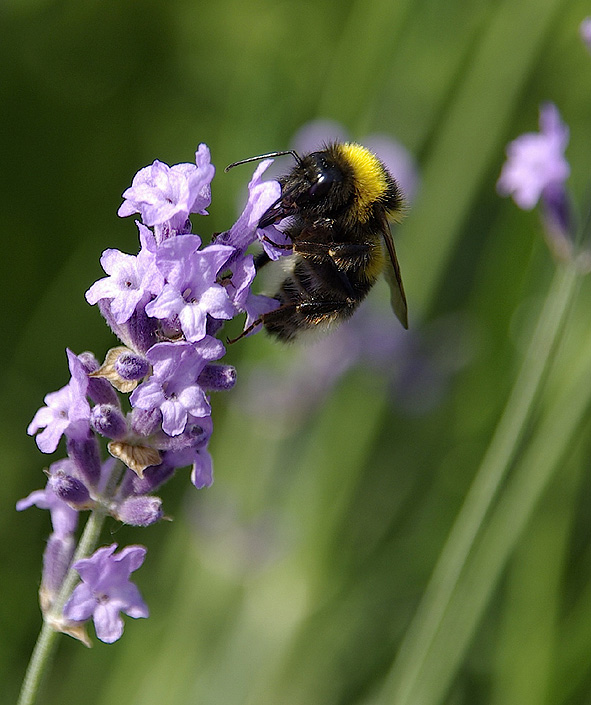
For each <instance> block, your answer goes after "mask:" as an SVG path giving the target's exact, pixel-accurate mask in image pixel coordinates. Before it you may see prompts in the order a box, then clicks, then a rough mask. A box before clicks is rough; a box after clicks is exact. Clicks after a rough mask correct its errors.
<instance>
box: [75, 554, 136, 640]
mask: <svg viewBox="0 0 591 705" xmlns="http://www.w3.org/2000/svg"><path fill="white" fill-rule="evenodd" d="M116 548H117V544H116V543H114V544H112V545H111V546H106V547H104V548H99V549H98V550H97V551H95V552H94V553H93V555H92V556H90V557H89V558H84V559H82V560H80V561H77V562H76V563H74V566H73V567H74V568H75V569H76V570H77V571H78V573H79V575H80V578H81V579H82V582H81V583H80V584H79V585H77V586H76V588H75V589H74V592H73V593H72V596H71V597H70V599H69V600H68V602H67V603H66V606H65V607H64V617H66V619H69V620H71V621H73V622H86V621H87V620H89V619H90V618H91V617H92V619H93V620H94V626H95V629H96V635H97V637H98V638H99V639H100V640H101V641H104V642H105V643H107V644H112V643H113V642H114V641H117V639H119V637H120V636H121V634H122V633H123V620H122V619H121V616H120V612H124V613H125V614H127V615H128V616H129V617H133V618H134V619H137V618H138V617H148V607H147V606H146V603H145V602H144V601H143V599H142V596H141V594H140V591H139V590H138V589H137V587H136V586H135V585H134V584H133V583H132V582H130V580H129V576H130V575H131V573H133V571H134V570H137V569H138V568H139V567H140V566H141V565H142V563H143V562H144V558H145V555H146V549H145V548H144V547H143V546H126V547H125V548H124V549H122V550H121V551H120V552H119V553H118V554H117V555H114V553H115V549H116Z"/></svg>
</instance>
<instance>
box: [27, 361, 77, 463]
mask: <svg viewBox="0 0 591 705" xmlns="http://www.w3.org/2000/svg"><path fill="white" fill-rule="evenodd" d="M66 353H67V356H68V365H69V367H70V374H71V375H72V376H71V378H70V381H69V382H68V384H67V385H66V386H65V387H62V388H61V389H60V390H58V391H57V392H50V393H49V394H47V396H46V397H45V399H44V401H45V404H46V406H43V407H41V408H40V409H39V411H37V413H36V414H35V416H34V417H33V420H32V421H31V423H30V424H29V427H28V428H27V433H28V434H29V435H30V436H32V435H34V434H35V433H37V431H39V430H40V429H43V431H41V433H39V434H38V435H37V437H36V439H35V440H36V441H37V446H38V447H39V450H40V451H41V452H43V453H53V451H54V450H55V449H56V448H57V446H58V443H59V441H60V438H61V437H62V435H63V434H65V435H66V436H67V437H68V438H75V439H80V438H84V437H85V436H86V435H87V433H88V428H89V417H90V404H89V403H88V401H87V399H86V391H87V389H88V377H87V375H86V371H85V370H84V367H83V365H82V363H81V362H80V360H78V358H77V357H76V355H74V353H73V352H72V351H71V350H67V351H66Z"/></svg>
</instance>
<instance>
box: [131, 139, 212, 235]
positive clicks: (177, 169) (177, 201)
mask: <svg viewBox="0 0 591 705" xmlns="http://www.w3.org/2000/svg"><path fill="white" fill-rule="evenodd" d="M214 174H215V168H214V167H213V165H212V164H211V163H210V154H209V149H208V148H207V146H206V145H204V144H202V145H200V146H199V149H198V150H197V152H196V154H195V164H175V165H174V166H172V167H170V166H168V165H167V164H164V163H163V162H160V161H158V160H156V161H155V162H154V163H153V164H151V165H150V166H147V167H144V168H143V169H140V170H139V171H138V173H137V174H136V175H135V177H134V179H133V182H132V184H131V186H130V188H128V189H127V190H126V191H125V192H124V193H123V198H124V199H125V200H124V202H123V204H122V205H121V207H120V208H119V211H118V215H119V216H121V217H122V218H123V217H125V216H128V215H132V214H133V213H140V215H141V217H142V221H143V223H144V224H145V225H147V226H160V228H158V227H157V229H156V233H157V234H158V233H160V235H161V238H160V241H162V240H163V239H166V237H167V236H170V234H171V233H177V232H181V233H184V232H188V230H187V229H186V228H187V220H188V218H189V215H190V214H191V213H198V214H200V215H207V208H208V206H209V204H210V202H211V186H210V184H211V180H212V179H213V177H214ZM158 239H159V238H158V237H157V240H158Z"/></svg>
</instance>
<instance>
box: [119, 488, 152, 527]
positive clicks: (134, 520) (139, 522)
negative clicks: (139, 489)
mask: <svg viewBox="0 0 591 705" xmlns="http://www.w3.org/2000/svg"><path fill="white" fill-rule="evenodd" d="M114 516H115V518H116V519H119V521H122V522H123V523H124V524H131V526H149V525H150V524H154V523H155V522H157V521H159V520H160V519H162V517H163V512H162V500H161V499H160V497H148V496H145V495H143V496H140V497H128V498H127V499H126V500H124V501H123V502H122V503H121V504H120V505H119V507H118V508H117V510H116V511H115V512H114Z"/></svg>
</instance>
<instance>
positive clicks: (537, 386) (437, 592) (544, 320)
mask: <svg viewBox="0 0 591 705" xmlns="http://www.w3.org/2000/svg"><path fill="white" fill-rule="evenodd" d="M578 274H579V272H578V270H577V267H576V264H574V263H572V264H571V263H567V264H559V265H558V267H557V270H556V273H555V276H554V279H553V282H552V284H551V287H550V290H549V292H548V295H547V297H546V301H545V303H544V306H543V308H542V311H541V313H540V316H539V319H538V323H537V326H536V329H535V331H534V334H533V337H532V339H531V342H530V345H529V348H528V350H527V353H526V355H525V358H524V361H523V364H522V367H521V370H520V372H519V374H518V377H517V379H516V381H515V384H514V386H513V390H512V392H511V394H510V396H509V399H508V401H507V405H506V407H505V410H504V412H503V414H502V416H501V418H500V420H499V423H498V425H497V428H496V430H495V433H494V435H493V438H492V440H491V443H490V445H489V447H488V449H487V451H486V453H485V456H484V458H483V460H482V463H481V465H480V468H479V470H478V472H477V473H476V475H475V477H474V480H473V483H472V486H471V487H470V490H469V492H468V494H467V496H466V499H465V500H464V504H463V506H462V508H461V509H460V512H459V514H458V516H457V517H456V520H455V522H454V525H453V526H452V529H451V531H450V534H449V536H448V538H447V540H446V542H445V545H444V547H443V549H442V551H441V554H440V556H439V559H438V561H437V563H436V565H435V568H434V570H433V574H432V576H431V579H430V581H429V584H428V586H427V588H426V591H425V594H424V597H423V599H422V601H421V603H420V605H419V607H418V609H417V612H416V614H415V617H414V619H413V621H412V622H411V624H410V626H409V628H408V631H407V634H406V638H405V639H404V641H403V643H402V645H401V648H400V651H399V654H398V657H397V659H396V660H395V662H394V664H393V666H392V668H391V670H390V672H389V674H388V675H387V677H386V680H385V684H384V687H383V690H382V691H381V694H380V697H379V702H381V703H396V705H406V704H408V703H411V700H409V697H410V696H411V695H412V693H413V691H414V690H415V688H416V685H417V682H418V680H419V679H420V676H421V672H422V669H423V666H424V664H425V660H426V658H427V655H428V652H429V650H430V649H431V646H432V644H433V641H434V639H435V637H436V635H437V632H438V630H439V628H440V626H441V623H442V620H443V617H444V615H445V612H446V610H447V608H448V606H449V603H450V600H451V598H452V595H453V593H454V590H455V589H456V586H457V583H458V578H459V576H460V573H461V572H462V569H463V568H464V565H465V563H466V560H467V558H468V555H469V553H470V551H471V550H472V547H473V545H474V542H475V540H476V537H477V535H478V533H479V530H480V528H481V526H482V523H483V520H484V518H485V516H486V515H487V513H488V510H489V508H490V506H491V504H492V503H493V501H494V499H495V497H496V494H497V491H498V488H499V486H500V484H501V482H502V480H503V478H504V477H505V475H506V473H507V471H508V469H509V466H510V464H511V462H512V460H513V459H514V457H515V453H516V451H517V449H518V447H519V443H520V441H521V439H522V437H523V434H524V431H525V430H526V427H527V423H528V421H529V420H530V417H531V414H532V410H533V406H534V402H535V401H536V399H537V398H538V395H539V392H540V390H541V387H542V383H543V381H544V379H545V377H546V373H547V372H548V369H549V367H550V364H551V362H552V359H553V353H554V351H555V349H556V346H557V343H558V341H559V339H560V334H561V332H562V329H563V326H564V323H565V320H566V317H567V314H568V312H569V310H570V304H571V302H572V300H573V298H574V295H575V292H576V289H577V283H578V279H579V277H578Z"/></svg>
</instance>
